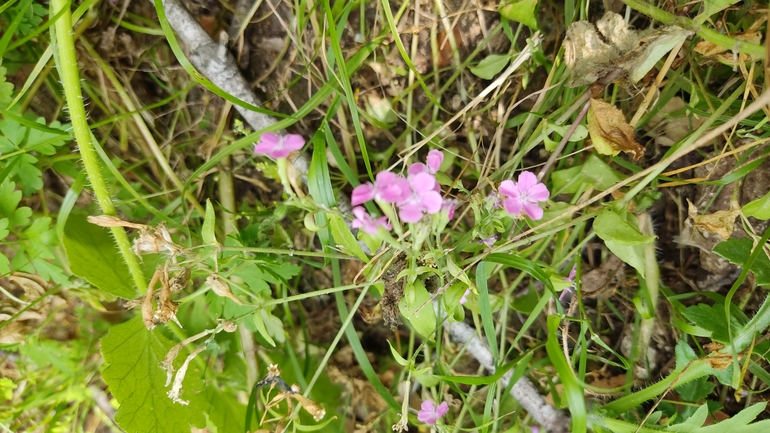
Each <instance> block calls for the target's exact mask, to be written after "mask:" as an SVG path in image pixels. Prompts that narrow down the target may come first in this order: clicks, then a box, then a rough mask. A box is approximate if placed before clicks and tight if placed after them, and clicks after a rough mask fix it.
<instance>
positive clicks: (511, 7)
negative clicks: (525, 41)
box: [500, 0, 538, 30]
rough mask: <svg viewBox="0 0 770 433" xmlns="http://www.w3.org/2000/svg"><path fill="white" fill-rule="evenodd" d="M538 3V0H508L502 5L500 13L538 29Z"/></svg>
mask: <svg viewBox="0 0 770 433" xmlns="http://www.w3.org/2000/svg"><path fill="white" fill-rule="evenodd" d="M537 3H538V0H514V1H506V2H505V4H503V5H501V6H500V15H502V16H504V17H506V18H508V19H509V20H511V21H516V22H518V23H522V24H524V25H525V26H527V27H529V28H531V29H532V30H537V29H538V26H537V10H536V9H537Z"/></svg>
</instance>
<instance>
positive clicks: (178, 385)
mask: <svg viewBox="0 0 770 433" xmlns="http://www.w3.org/2000/svg"><path fill="white" fill-rule="evenodd" d="M205 348H206V345H205V344H204V345H201V346H199V347H197V348H196V349H195V350H193V351H192V352H191V353H190V354H189V355H187V358H185V360H184V362H183V363H182V366H181V367H179V371H177V372H176V376H175V377H174V384H173V385H172V386H171V390H170V391H169V392H168V398H170V399H171V400H172V401H173V402H174V403H179V404H181V405H183V406H187V405H188V404H190V402H189V401H187V400H183V399H182V397H181V395H182V382H183V381H184V377H185V375H186V374H187V368H188V367H189V366H190V361H192V360H193V358H195V357H196V356H197V355H198V354H199V353H201V352H203V350H204V349H205Z"/></svg>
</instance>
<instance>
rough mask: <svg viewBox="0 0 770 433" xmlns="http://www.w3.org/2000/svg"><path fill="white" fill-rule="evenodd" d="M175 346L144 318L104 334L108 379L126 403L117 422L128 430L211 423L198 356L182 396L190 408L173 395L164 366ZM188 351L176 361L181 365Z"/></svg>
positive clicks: (139, 432)
mask: <svg viewBox="0 0 770 433" xmlns="http://www.w3.org/2000/svg"><path fill="white" fill-rule="evenodd" d="M173 345H174V343H173V342H172V341H170V340H169V339H168V338H166V337H164V336H163V334H161V332H160V330H159V329H155V330H154V331H149V330H148V329H147V328H145V326H144V323H143V322H142V318H141V316H138V315H137V316H134V318H133V319H131V320H129V321H128V322H126V323H123V324H120V325H117V326H114V327H112V328H111V329H110V332H109V334H107V336H106V337H104V338H102V340H101V346H102V354H103V355H104V361H105V363H106V364H107V367H106V368H105V369H104V373H103V374H102V377H103V378H104V381H105V382H107V385H109V387H110V392H111V393H112V395H113V396H115V398H116V399H117V400H118V402H119V403H120V407H119V408H118V411H117V413H116V414H115V421H117V423H118V424H119V425H120V427H121V428H122V429H123V430H125V431H126V432H128V433H147V432H158V433H160V432H163V433H189V432H190V427H197V428H203V427H204V426H205V425H206V419H205V417H204V412H203V409H204V408H205V407H206V402H205V401H203V395H204V394H202V391H203V381H202V380H201V376H200V375H201V371H200V369H199V368H198V365H197V363H196V362H195V360H193V362H191V363H190V366H189V369H188V370H187V374H186V375H185V379H184V381H183V382H182V383H183V391H182V395H181V398H182V399H183V400H187V401H189V405H187V406H185V405H182V404H179V403H174V402H173V401H172V400H171V399H170V398H168V395H167V392H168V391H169V389H170V388H169V387H166V385H165V383H166V372H165V371H164V370H162V369H161V367H160V365H161V362H162V361H163V359H164V358H165V357H166V354H167V353H168V350H169V349H170V348H171V347H172V346H173ZM188 354H189V351H188V350H182V352H181V353H180V354H179V356H178V357H177V359H176V362H174V366H175V367H176V368H179V366H180V365H181V363H182V362H183V361H184V359H185V357H186V356H187V355H188Z"/></svg>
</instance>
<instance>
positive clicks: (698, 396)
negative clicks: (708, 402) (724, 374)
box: [676, 376, 716, 403]
mask: <svg viewBox="0 0 770 433" xmlns="http://www.w3.org/2000/svg"><path fill="white" fill-rule="evenodd" d="M714 388H716V385H714V384H713V383H712V382H711V381H710V378H709V377H708V376H702V377H699V378H697V379H695V380H693V381H692V382H689V383H685V384H684V385H682V386H680V387H678V388H677V389H676V392H677V394H679V397H681V398H682V400H684V401H688V402H691V403H697V402H699V401H701V400H703V399H704V398H706V397H708V396H709V394H711V393H712V392H713V391H714Z"/></svg>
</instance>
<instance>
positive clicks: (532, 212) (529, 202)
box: [498, 171, 550, 220]
mask: <svg viewBox="0 0 770 433" xmlns="http://www.w3.org/2000/svg"><path fill="white" fill-rule="evenodd" d="M498 190H499V191H500V194H501V195H503V196H504V197H505V198H504V199H503V208H505V210H506V211H507V212H508V213H509V214H511V215H514V216H519V215H521V214H522V212H523V213H525V214H527V216H528V217H530V218H532V219H533V220H539V219H541V218H543V209H541V208H540V205H538V203H539V202H541V201H546V200H548V196H549V195H550V193H549V192H548V188H546V186H545V185H544V184H542V183H540V182H538V181H537V176H535V174H534V173H532V172H529V171H524V172H522V173H521V174H520V175H519V181H518V182H514V181H512V180H504V181H502V182H500V187H499V188H498Z"/></svg>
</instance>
